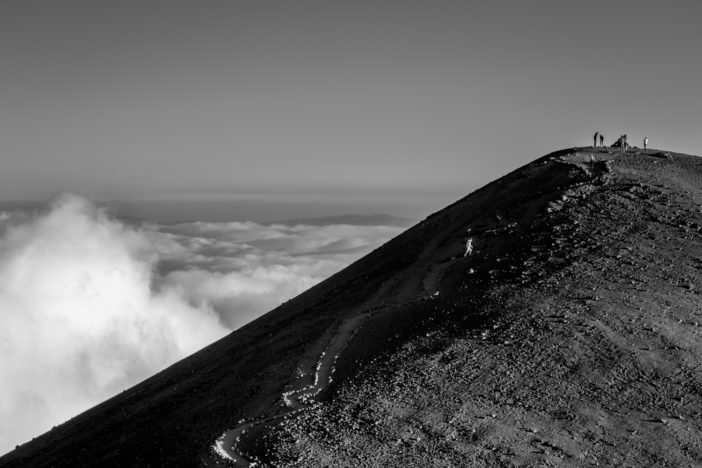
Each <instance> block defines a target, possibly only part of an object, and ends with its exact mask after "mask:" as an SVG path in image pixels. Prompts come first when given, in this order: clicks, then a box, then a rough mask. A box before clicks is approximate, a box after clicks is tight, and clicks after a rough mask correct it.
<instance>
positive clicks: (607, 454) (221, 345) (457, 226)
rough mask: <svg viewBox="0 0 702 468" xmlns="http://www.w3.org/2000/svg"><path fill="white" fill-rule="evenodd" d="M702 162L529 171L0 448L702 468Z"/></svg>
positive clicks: (103, 459)
mask: <svg viewBox="0 0 702 468" xmlns="http://www.w3.org/2000/svg"><path fill="white" fill-rule="evenodd" d="M701 207H702V159H700V158H698V157H695V156H687V155H682V154H676V153H666V152H661V151H657V150H638V149H629V150H620V149H615V148H573V149H568V150H562V151H558V152H555V153H552V154H549V155H547V156H544V157H542V158H540V159H537V160H536V161H534V162H532V163H530V164H527V165H526V166H523V167H522V168H519V169H517V170H515V171H514V172H512V173H510V174H508V175H506V176H504V177H502V178H501V179H498V180H496V181H494V182H492V183H490V184H488V185H486V186H484V187H483V188H481V189H479V190H476V191H475V192H473V193H472V194H470V195H469V196H467V197H465V198H463V199H461V200H459V201H457V202H456V203H454V204H452V205H450V206H448V207H447V208H445V209H443V210H441V211H439V212H437V213H435V214H433V215H431V216H430V217H428V218H427V219H426V220H424V221H423V222H421V223H419V224H418V225H416V226H414V227H413V228H411V229H409V230H407V231H406V232H405V233H403V234H401V235H400V236H398V237H396V238H395V239H393V240H391V241H389V242H387V243H386V244H385V245H383V246H382V247H380V248H378V249H376V250H375V251H373V252H372V253H370V254H369V255H367V256H366V257H364V258H362V259H360V260H359V261H357V262H355V263H354V264H352V265H350V266H349V267H348V268H346V269H344V270H342V271H341V272H339V273H337V274H336V275H334V276H332V277H331V278H329V279H327V280H325V281H323V282H322V283H320V284H318V285H317V286H315V287H313V288H311V289H310V290H308V291H306V292H305V293H303V294H301V295H299V296H298V297H296V298H295V299H293V300H291V301H288V302H287V303H285V304H283V305H281V306H280V307H278V308H276V309H274V310H273V311H271V312H269V313H268V314H266V315H264V316H262V317H261V318H259V319H257V320H255V321H253V322H252V323H250V324H248V325H246V326H244V327H242V328H240V329H239V330H236V331H234V332H232V333H231V334H230V335H228V336H227V337H225V338H223V339H221V340H219V341H218V342H216V343H213V344H212V345H210V346H208V347H206V348H204V349H203V350H201V351H199V352H197V353H195V354H194V355H192V356H190V357H188V358H186V359H184V360H182V361H180V362H178V363H177V364H175V365H173V366H171V367H169V368H168V369H166V370H164V371H162V372H160V373H159V374H157V375H155V376H153V377H151V378H150V379H148V380H146V381H144V382H142V383H141V384H139V385H136V386H135V387H133V388H131V389H129V390H127V391H125V392H124V393H122V394H120V395H118V396H116V397H114V398H112V399H110V400H108V401H106V402H105V403H103V404H101V405H99V406H96V407H95V408H92V409H91V410H89V411H86V412H85V413H83V414H81V415H79V416H77V417H75V418H73V419H72V420H70V421H68V422H66V423H65V424H62V425H60V426H58V427H56V428H55V429H53V430H52V431H50V432H47V433H46V434H44V435H42V436H41V437H38V438H36V439H34V440H33V441H31V442H29V443H27V444H24V445H22V446H20V447H19V448H18V449H16V450H15V451H13V452H11V453H9V454H7V455H5V456H4V457H2V458H0V467H20V466H22V467H24V466H32V467H43V466H47V467H48V466H70V467H78V466H100V467H111V466H114V467H125V466H151V467H161V466H164V467H165V466H235V467H239V466H254V465H257V464H258V465H259V466H260V464H263V465H271V466H396V467H407V466H418V467H420V466H421V467H424V466H443V467H446V466H454V467H455V466H466V467H472V466H544V465H551V466H587V465H598V464H599V465H600V466H619V465H627V466H700V465H702V447H700V443H701V441H702V415H701V414H700V411H702V367H700V365H701V363H702V301H700V290H702V212H701Z"/></svg>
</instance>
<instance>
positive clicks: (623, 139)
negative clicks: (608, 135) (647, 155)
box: [592, 132, 648, 151]
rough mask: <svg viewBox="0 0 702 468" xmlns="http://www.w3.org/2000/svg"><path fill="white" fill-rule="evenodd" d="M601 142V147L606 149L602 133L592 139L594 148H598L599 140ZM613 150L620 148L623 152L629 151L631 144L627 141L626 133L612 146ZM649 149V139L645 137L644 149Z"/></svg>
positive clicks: (596, 134)
mask: <svg viewBox="0 0 702 468" xmlns="http://www.w3.org/2000/svg"><path fill="white" fill-rule="evenodd" d="M598 139H599V140H600V144H599V146H602V147H604V135H603V134H602V133H601V132H595V135H594V136H593V137H592V146H594V147H595V148H596V147H597V146H598V145H597V140H598ZM611 147H612V148H620V149H621V150H622V151H626V150H627V149H629V143H627V141H626V133H625V134H624V135H622V136H620V137H619V139H618V140H617V141H615V142H614V144H613V145H612V146H611ZM647 148H648V137H644V139H643V149H647Z"/></svg>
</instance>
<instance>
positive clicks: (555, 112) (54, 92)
mask: <svg viewBox="0 0 702 468" xmlns="http://www.w3.org/2000/svg"><path fill="white" fill-rule="evenodd" d="M700 17H702V3H699V2H693V1H669V2H647V1H643V0H642V1H626V0H619V1H616V2H610V1H607V2H605V1H589V2H571V1H563V0H561V1H542V0H532V1H529V2H525V1H491V2H468V1H463V0H461V1H458V0H456V1H444V0H432V1H422V2H419V1H413V0H403V1H399V0H397V1H395V0H373V1H368V0H354V1H348V0H345V1H335V0H324V1H321V0H320V1H305V0H296V1H290V0H285V1H282V0H281V1H268V0H251V1H245V0H241V1H233V0H227V1H224V0H222V1H212V0H191V1H187V2H186V1H182V0H167V1H166V0H163V1H154V0H138V1H137V0H119V1H106V0H83V1H75V0H62V1H60V2H58V1H53V0H43V1H38V0H3V1H1V2H0V380H2V381H3V382H4V384H3V385H2V386H0V453H3V452H4V451H6V450H9V449H11V448H12V447H14V445H15V444H17V443H21V442H23V441H26V440H28V439H30V438H31V437H33V436H35V435H38V434H39V433H41V432H43V431H45V430H46V429H48V428H50V427H51V426H52V425H55V424H59V423H60V422H62V421H65V420H66V419H67V418H69V417H71V416H73V415H75V414H77V413H79V412H80V411H83V410H85V409H87V408H89V407H90V406H92V405H94V404H96V403H99V402H100V401H102V400H104V399H105V398H107V397H109V396H111V395H114V394H115V393H117V392H119V391H121V390H123V389H125V388H128V387H129V386H131V385H133V384H135V383H137V382H139V381H140V380H143V379H144V378H147V377H148V376H150V375H152V374H153V373H155V372H157V371H159V370H161V369H163V368H164V367H165V366H167V365H169V364H171V363H173V362H175V361H177V360H178V359H181V358H183V357H185V356H187V355H188V354H190V353H192V352H194V351H195V350H197V349H199V348H201V347H203V346H205V345H207V344H208V343H210V342H212V341H213V340H215V339H218V338H220V337H222V336H225V335H226V334H227V333H229V332H230V331H231V330H234V329H236V328H238V327H240V326H241V325H243V324H244V323H246V322H247V321H249V320H251V319H253V318H255V317H257V316H259V315H261V314H262V313H265V312H266V311H268V310H270V309H272V308H273V307H275V306H276V305H277V304H279V303H280V302H282V301H285V300H287V299H289V298H291V297H294V296H295V295H296V294H298V293H300V292H301V291H303V290H305V289H307V288H309V287H310V286H311V285H313V284H315V283H317V282H319V281H321V280H322V279H324V278H326V277H328V276H329V275H331V274H333V273H334V272H336V271H338V270H340V269H341V268H343V267H345V266H346V265H348V264H349V263H351V262H352V261H354V260H355V259H357V258H359V257H360V256H362V255H364V254H365V253H367V252H369V251H370V250H372V249H374V248H376V247H377V246H379V245H381V244H382V243H383V242H385V241H387V240H388V239H390V238H392V237H394V236H395V235H397V234H398V233H399V232H401V231H402V229H403V228H404V227H405V226H407V225H409V224H412V222H415V221H418V220H419V219H421V218H422V217H423V216H426V215H428V214H429V213H431V212H433V211H437V210H439V209H441V208H443V207H444V206H445V205H447V204H449V203H451V202H453V201H455V200H456V199H458V198H461V197H463V196H465V195H466V194H468V193H469V192H471V191H473V190H476V189H478V188H479V187H480V186H482V185H484V184H486V183H488V182H490V181H491V180H494V179H496V178H498V177H500V176H502V175H504V174H505V173H507V172H509V171H511V170H513V169H516V168H517V167H518V166H521V165H523V164H526V163H528V162H530V161H531V160H533V159H535V158H537V157H540V156H542V155H544V154H546V153H549V152H551V151H555V150H558V149H561V148H565V147H571V146H585V145H590V144H591V141H592V135H593V134H594V133H595V131H600V132H602V133H603V134H604V135H605V136H606V141H607V142H608V143H610V144H611V143H612V142H614V140H615V139H616V138H617V137H618V136H619V135H621V134H622V133H627V134H628V135H629V141H630V142H631V143H633V144H638V143H639V142H640V141H641V139H642V138H643V137H644V136H648V138H649V140H650V145H651V146H652V147H654V148H662V149H666V150H671V151H680V152H686V153H691V154H699V153H700V152H701V148H702V133H701V132H699V122H700V113H701V112H702V93H700V92H699V83H700V78H701V74H702V62H701V61H700V60H699V45H700V44H702V29H701V28H699V25H698V24H697V23H698V22H699V18H700ZM19 201H30V202H32V204H26V203H18V202H19ZM354 215H373V216H365V217H363V216H361V217H359V216H354ZM330 216H332V218H329V217H330ZM310 217H312V218H315V219H313V220H307V221H305V219H304V218H310ZM396 217H400V218H402V219H397V218H396ZM28 363H31V365H28Z"/></svg>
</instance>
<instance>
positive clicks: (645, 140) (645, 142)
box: [644, 137, 648, 149]
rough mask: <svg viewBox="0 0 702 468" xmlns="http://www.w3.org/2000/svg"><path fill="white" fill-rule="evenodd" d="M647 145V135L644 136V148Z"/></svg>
mask: <svg viewBox="0 0 702 468" xmlns="http://www.w3.org/2000/svg"><path fill="white" fill-rule="evenodd" d="M647 146H648V137H644V149H646V147H647Z"/></svg>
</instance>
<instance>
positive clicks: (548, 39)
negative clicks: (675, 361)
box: [0, 0, 702, 216]
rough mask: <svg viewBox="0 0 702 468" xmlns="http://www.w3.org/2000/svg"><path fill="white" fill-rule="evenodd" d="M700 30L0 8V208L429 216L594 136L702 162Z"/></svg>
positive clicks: (617, 15)
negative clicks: (18, 203)
mask: <svg viewBox="0 0 702 468" xmlns="http://www.w3.org/2000/svg"><path fill="white" fill-rule="evenodd" d="M701 13H702V5H700V3H699V2H694V1H671V2H665V3H662V2H646V1H617V2H604V1H602V2H597V1H593V2H569V1H541V0H536V1H530V2H522V1H494V2H466V1H442V0H437V1H421V2H420V1H412V0H403V1H391V0H388V1H364V0H360V1H353V2H349V1H332V0H324V1H305V0H301V1H267V0H263V1H261V0H256V1H210V0H197V1H194V0H192V1H182V0H169V1H153V0H139V1H136V0H120V1H105V0H85V1H75V0H63V1H61V2H55V1H48V0H44V1H38V0H5V1H3V2H1V3H0V64H1V66H2V73H1V74H0V103H2V107H1V108H0V157H1V158H2V161H3V167H2V171H1V172H0V199H3V200H18V199H37V200H46V199H48V198H50V197H52V196H54V195H55V194H56V193H58V192H62V191H71V192H77V193H80V194H82V195H84V196H86V197H88V198H89V199H91V200H142V199H148V200H153V199H158V200H164V199H166V200H171V201H173V200H193V199H200V200H202V199H204V200H238V199H239V198H240V197H242V196H248V197H251V196H252V194H253V196H255V195H256V194H258V195H260V196H265V197H269V198H275V197H278V198H277V199H278V200H286V201H291V200H297V198H298V197H302V198H303V199H304V200H305V202H306V203H308V204H315V203H316V202H319V201H321V200H328V199H329V197H335V198H338V199H339V200H340V201H339V203H338V206H339V208H340V209H341V208H344V207H346V209H347V210H348V211H365V212H370V211H372V206H373V204H374V203H381V204H382V203H384V202H385V201H386V200H387V199H398V198H399V199H402V198H403V197H404V196H407V197H409V196H412V197H414V199H413V200H412V201H411V202H409V201H408V203H407V204H409V205H414V206H419V205H421V204H422V203H420V202H421V200H420V201H418V200H416V199H417V198H421V199H422V200H423V205H422V207H421V209H420V210H417V213H416V215H417V216H419V215H423V214H427V213H428V212H431V211H432V209H433V210H436V209H439V208H441V207H442V206H443V205H445V204H447V203H449V202H451V201H453V200H455V199H456V198H459V197H461V196H463V195H465V194H467V193H468V192H470V191H472V190H475V189H476V188H478V187H480V186H481V185H483V184H485V183H487V182H489V181H490V180H492V179H494V178H497V177H499V176H501V175H503V174H504V173H506V172H508V171H510V170H512V169H514V168H516V167H517V166H519V165H522V164H524V163H526V162H529V161H530V160H532V159H534V158H536V157H539V156H541V155H543V154H545V153H548V152H551V151H553V150H556V149H560V148H563V147H569V146H574V145H587V144H589V143H590V141H591V136H592V134H593V133H594V132H595V131H597V130H599V131H601V132H603V133H604V134H605V135H606V137H607V141H608V142H610V143H611V142H613V141H614V139H616V137H618V136H619V135H620V134H622V133H628V135H629V138H630V141H633V142H634V143H636V142H637V141H639V140H640V139H641V138H643V136H648V137H649V139H650V142H651V145H652V146H653V147H661V148H665V149H669V150H674V151H681V152H690V153H699V152H700V148H702V134H700V133H699V131H698V130H699V116H700V111H701V109H702V93H699V88H698V83H699V80H700V72H701V67H702V63H701V62H700V60H699V49H698V47H699V44H701V43H702V30H700V28H699V27H698V24H697V21H698V19H699V18H700V17H701V15H700V14H701ZM358 196H362V197H365V199H364V202H363V203H360V202H359V203H355V204H354V203H351V202H349V203H347V204H346V205H345V201H344V200H346V199H347V198H353V197H358ZM345 197H346V198H345ZM387 205H388V206H390V205H391V204H389V203H388V204H387ZM396 208H397V209H398V213H399V212H400V211H401V210H400V208H399V207H396ZM312 211H314V210H312ZM410 212H411V210H405V213H410ZM311 214H313V213H311Z"/></svg>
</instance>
